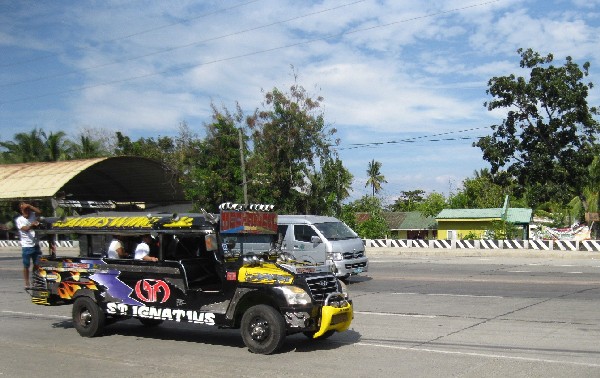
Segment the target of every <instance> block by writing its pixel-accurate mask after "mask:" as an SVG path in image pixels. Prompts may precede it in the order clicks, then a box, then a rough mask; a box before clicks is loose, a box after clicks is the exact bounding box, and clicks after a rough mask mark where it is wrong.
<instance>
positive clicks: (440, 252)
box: [0, 247, 600, 260]
mask: <svg viewBox="0 0 600 378" xmlns="http://www.w3.org/2000/svg"><path fill="white" fill-rule="evenodd" d="M42 252H43V253H44V255H47V254H48V251H47V250H46V249H42ZM365 252H366V254H367V257H373V258H381V257H385V256H402V257H427V256H432V257H444V256H446V257H531V258H554V259H592V260H593V259H600V252H588V251H560V250H549V251H547V250H531V249H476V248H470V249H457V248H447V249H446V248H397V247H388V248H385V247H367V248H366V249H365ZM56 254H57V256H59V257H76V256H78V255H79V248H58V249H57V251H56ZM0 256H21V248H16V247H0Z"/></svg>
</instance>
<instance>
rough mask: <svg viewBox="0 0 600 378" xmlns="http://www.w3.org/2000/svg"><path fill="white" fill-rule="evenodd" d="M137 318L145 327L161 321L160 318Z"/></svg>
mask: <svg viewBox="0 0 600 378" xmlns="http://www.w3.org/2000/svg"><path fill="white" fill-rule="evenodd" d="M138 320H139V321H140V323H142V324H143V325H145V326H146V327H156V326H158V325H160V324H161V323H162V322H163V320H162V319H147V318H138Z"/></svg>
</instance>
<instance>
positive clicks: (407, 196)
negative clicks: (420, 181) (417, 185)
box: [390, 189, 425, 211]
mask: <svg viewBox="0 0 600 378" xmlns="http://www.w3.org/2000/svg"><path fill="white" fill-rule="evenodd" d="M424 195H425V191H424V190H422V189H416V190H409V191H401V192H400V196H399V197H398V198H397V199H396V201H395V202H394V204H393V205H392V206H390V211H416V210H417V208H418V207H419V205H420V204H421V203H422V202H423V201H424V199H425V197H424Z"/></svg>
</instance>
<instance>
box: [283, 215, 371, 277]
mask: <svg viewBox="0 0 600 378" xmlns="http://www.w3.org/2000/svg"><path fill="white" fill-rule="evenodd" d="M277 233H278V234H279V240H280V243H281V249H282V250H283V251H285V252H288V253H291V254H292V255H293V256H294V257H295V258H296V260H299V261H306V262H308V263H311V264H322V263H325V264H327V265H331V267H332V270H333V271H334V273H335V275H336V276H337V277H338V278H341V279H347V278H349V277H350V276H352V275H356V274H360V273H363V272H366V271H368V269H369V259H368V258H367V256H366V254H365V246H364V243H363V241H362V239H361V238H359V237H358V235H357V234H356V233H355V232H354V231H352V229H351V228H350V227H348V226H347V225H346V224H345V223H343V222H342V221H340V220H339V219H337V218H334V217H326V216H319V215H279V216H278V217H277Z"/></svg>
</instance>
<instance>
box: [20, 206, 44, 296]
mask: <svg viewBox="0 0 600 378" xmlns="http://www.w3.org/2000/svg"><path fill="white" fill-rule="evenodd" d="M19 212H20V213H21V215H20V216H19V217H18V218H17V221H16V226H17V229H18V230H19V237H20V239H21V250H22V257H23V278H24V279H25V287H26V288H28V287H29V286H30V281H29V266H30V264H31V261H33V269H36V268H37V266H38V263H39V260H40V257H41V256H42V250H41V249H40V245H39V243H38V240H37V238H36V236H35V231H34V228H35V227H37V226H38V225H39V224H40V222H38V220H37V217H38V216H40V214H41V213H42V212H41V211H40V209H38V208H37V207H35V206H33V205H31V204H28V203H25V202H21V203H19Z"/></svg>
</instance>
